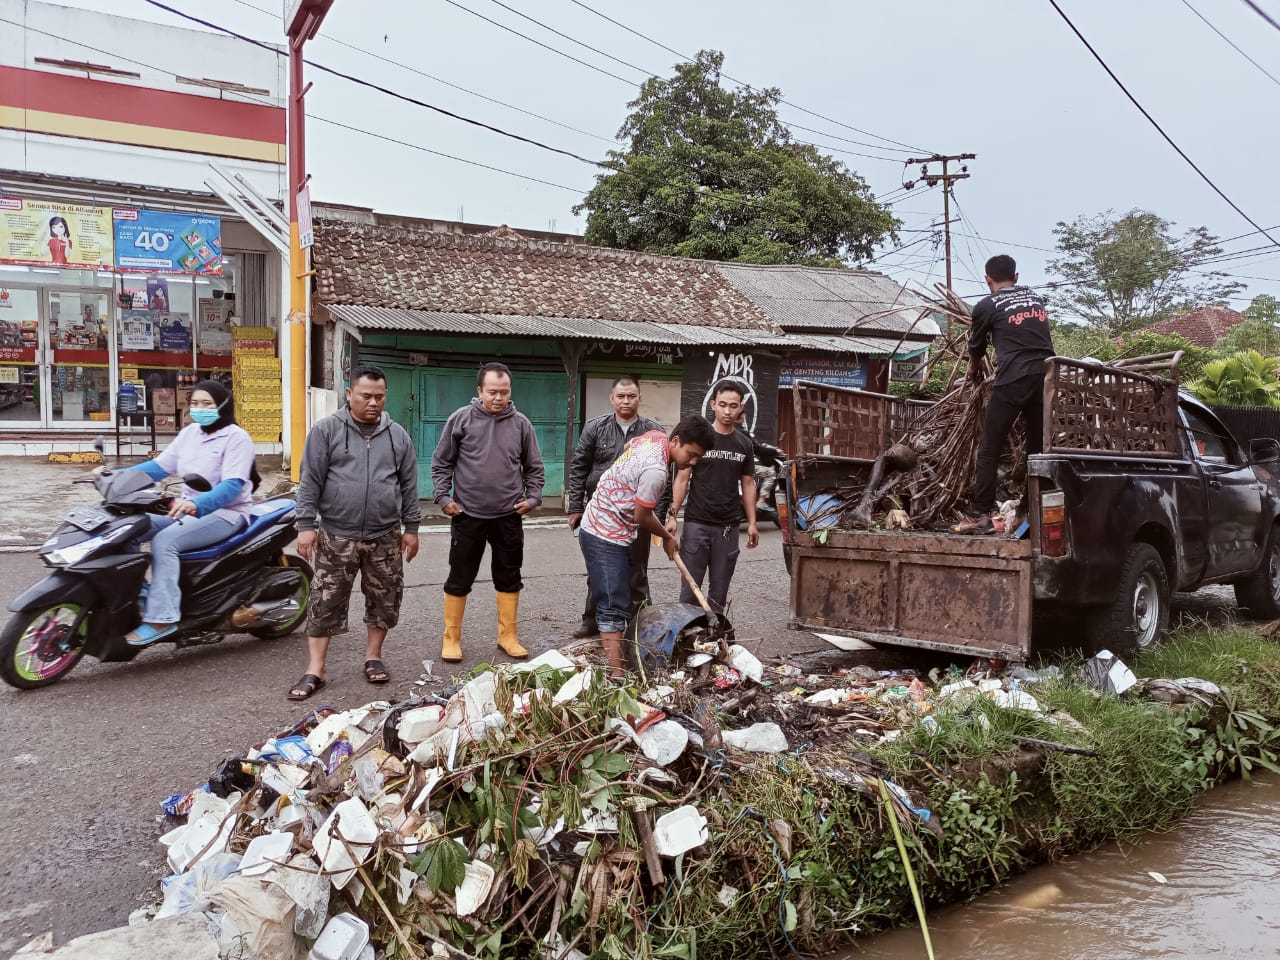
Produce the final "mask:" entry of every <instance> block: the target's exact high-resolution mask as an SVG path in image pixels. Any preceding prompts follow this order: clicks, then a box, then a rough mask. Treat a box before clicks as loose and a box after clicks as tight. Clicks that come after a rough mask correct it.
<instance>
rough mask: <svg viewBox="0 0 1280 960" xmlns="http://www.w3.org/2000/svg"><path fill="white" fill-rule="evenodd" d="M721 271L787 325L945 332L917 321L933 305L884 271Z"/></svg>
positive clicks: (742, 267)
mask: <svg viewBox="0 0 1280 960" xmlns="http://www.w3.org/2000/svg"><path fill="white" fill-rule="evenodd" d="M719 269H720V272H721V273H723V274H724V276H725V278H726V279H727V280H728V281H729V282H730V283H731V284H733V286H734V287H735V288H737V289H738V290H739V291H740V292H741V293H743V294H745V295H746V296H747V298H748V299H750V300H751V302H752V303H754V304H755V305H756V306H758V307H759V308H760V309H761V310H763V311H764V312H765V313H767V314H768V315H769V318H770V319H771V320H772V321H773V322H774V323H776V324H778V325H779V326H782V327H786V328H790V327H798V328H801V329H809V330H828V329H829V330H841V331H844V330H850V331H851V332H856V331H872V330H877V331H878V330H883V331H891V332H894V333H905V332H906V331H907V330H912V332H913V333H919V334H921V335H924V336H931V337H936V336H938V335H939V334H940V333H941V332H942V331H941V329H940V328H939V327H938V324H937V322H936V321H935V320H934V319H933V318H932V317H931V316H927V317H925V318H924V319H923V320H920V321H919V322H918V323H917V322H916V319H917V317H919V316H920V313H921V312H922V311H925V310H928V305H927V304H926V303H925V301H924V300H923V299H921V297H920V296H919V295H918V294H915V293H913V292H912V291H910V290H908V289H906V288H905V287H902V286H901V285H900V284H898V283H896V282H895V281H893V280H891V279H890V278H889V277H886V276H885V275H884V274H882V273H874V272H872V271H869V270H838V269H824V268H820V267H792V266H754V265H751V264H739V263H722V264H720V265H719ZM888 311H892V312H888ZM913 324H914V327H913V326H912V325H913Z"/></svg>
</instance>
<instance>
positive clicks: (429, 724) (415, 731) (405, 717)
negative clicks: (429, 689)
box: [396, 703, 444, 744]
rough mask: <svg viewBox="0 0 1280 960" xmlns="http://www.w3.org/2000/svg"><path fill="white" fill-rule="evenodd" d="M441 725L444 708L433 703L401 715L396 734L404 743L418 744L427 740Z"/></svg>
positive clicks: (442, 723)
mask: <svg viewBox="0 0 1280 960" xmlns="http://www.w3.org/2000/svg"><path fill="white" fill-rule="evenodd" d="M443 725H444V707H442V706H440V705H439V704H436V703H433V704H428V705H427V706H425V707H418V708H417V709H416V710H408V711H406V712H405V713H403V714H401V716H400V723H399V725H398V726H397V728H396V734H397V735H398V736H399V737H400V739H401V740H402V741H404V742H405V743H413V744H418V743H422V741H424V740H426V739H428V738H429V737H430V736H431V735H432V734H434V733H435V732H436V731H437V730H439V729H440V728H441V727H442V726H443Z"/></svg>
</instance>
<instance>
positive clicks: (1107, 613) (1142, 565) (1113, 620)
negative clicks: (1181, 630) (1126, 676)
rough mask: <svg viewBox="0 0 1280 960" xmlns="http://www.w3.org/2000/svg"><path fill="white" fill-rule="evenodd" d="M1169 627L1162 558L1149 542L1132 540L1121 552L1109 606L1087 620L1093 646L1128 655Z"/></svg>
mask: <svg viewBox="0 0 1280 960" xmlns="http://www.w3.org/2000/svg"><path fill="white" fill-rule="evenodd" d="M1168 626H1169V577H1168V574H1167V573H1165V569H1164V561H1163V560H1161V559H1160V554H1159V553H1157V552H1156V548H1155V547H1153V546H1151V544H1149V543H1135V544H1133V545H1132V546H1130V547H1129V552H1128V553H1127V554H1125V559H1124V566H1123V567H1122V568H1121V570H1120V588H1119V589H1118V590H1117V591H1116V597H1115V600H1113V601H1112V603H1111V605H1110V606H1109V607H1105V608H1103V609H1102V610H1099V611H1098V612H1097V613H1095V614H1094V615H1093V616H1091V617H1090V618H1089V621H1088V634H1089V641H1090V644H1091V645H1092V647H1093V649H1094V650H1095V651H1096V650H1102V649H1107V650H1110V651H1112V652H1113V653H1117V654H1129V653H1133V652H1134V651H1137V650H1145V649H1147V648H1148V647H1150V646H1152V645H1153V644H1154V643H1155V642H1156V641H1157V640H1159V639H1160V635H1161V634H1162V633H1164V631H1165V629H1166V628H1167V627H1168Z"/></svg>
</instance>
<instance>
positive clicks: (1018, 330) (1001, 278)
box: [953, 254, 1053, 534]
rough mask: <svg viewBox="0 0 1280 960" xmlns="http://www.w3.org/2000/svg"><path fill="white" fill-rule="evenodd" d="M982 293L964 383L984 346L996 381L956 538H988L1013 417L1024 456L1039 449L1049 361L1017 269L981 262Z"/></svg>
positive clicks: (1032, 300)
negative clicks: (992, 351)
mask: <svg viewBox="0 0 1280 960" xmlns="http://www.w3.org/2000/svg"><path fill="white" fill-rule="evenodd" d="M987 289H988V290H990V291H991V296H989V297H984V298H983V299H982V300H980V301H979V302H978V304H977V306H975V307H974V308H973V325H972V326H971V327H970V328H969V373H968V379H969V380H970V381H971V382H973V383H977V382H978V378H979V377H980V376H981V374H980V372H979V371H980V370H981V369H982V360H983V358H985V357H986V354H987V344H988V342H990V343H992V344H994V346H995V348H996V377H995V382H994V383H992V385H991V396H990V397H989V398H988V400H987V416H986V420H985V421H984V422H983V425H982V441H981V443H980V444H979V445H978V465H977V470H976V477H975V479H974V483H973V499H972V500H971V501H970V502H969V507H968V509H966V510H965V517H964V520H963V521H962V522H961V523H959V524H958V525H956V526H955V527H954V528H953V529H954V531H955V532H956V533H971V534H985V533H992V532H994V529H995V528H994V526H993V524H992V522H991V512H992V511H993V510H994V509H995V507H996V470H997V468H998V467H999V465H1000V452H1001V450H1002V449H1003V448H1004V444H1005V441H1006V440H1007V439H1008V437H1009V431H1010V430H1012V429H1013V425H1014V423H1016V422H1017V420H1018V417H1022V425H1023V428H1024V429H1025V431H1026V435H1027V455H1028V456H1030V455H1031V454H1033V453H1039V452H1040V451H1041V449H1042V447H1043V445H1044V436H1043V433H1044V361H1045V360H1046V359H1047V358H1049V357H1052V356H1053V339H1052V338H1051V337H1050V335H1049V316H1048V314H1047V313H1046V312H1045V309H1044V301H1043V300H1041V299H1040V297H1039V296H1037V295H1036V294H1035V293H1034V292H1033V291H1032V290H1031V289H1030V288H1029V287H1020V286H1018V266H1017V264H1016V263H1014V260H1013V257H1010V256H1008V255H1007V254H1000V255H999V256H996V257H992V258H991V259H990V260H988V261H987Z"/></svg>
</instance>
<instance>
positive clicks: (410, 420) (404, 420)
mask: <svg viewBox="0 0 1280 960" xmlns="http://www.w3.org/2000/svg"><path fill="white" fill-rule="evenodd" d="M414 369H415V368H414V367H400V366H395V365H393V364H389V363H384V364H382V372H383V373H385V374H386V375H387V406H386V410H387V413H388V414H390V416H391V419H392V420H394V421H395V422H396V423H398V424H400V426H402V427H404V429H405V431H406V432H407V433H408V434H409V436H410V437H412V438H413V446H414V452H415V453H416V454H417V455H418V497H419V499H422V500H430V499H431V451H430V450H423V449H422V444H420V443H419V442H418V417H417V398H416V396H415V393H416V390H415V385H414V373H413V372H414Z"/></svg>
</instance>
